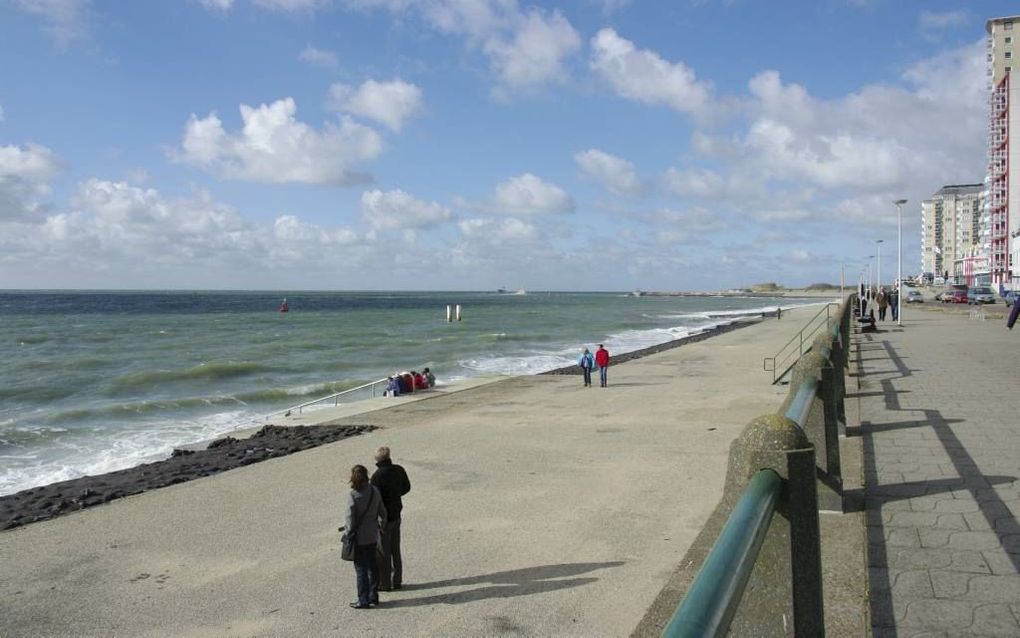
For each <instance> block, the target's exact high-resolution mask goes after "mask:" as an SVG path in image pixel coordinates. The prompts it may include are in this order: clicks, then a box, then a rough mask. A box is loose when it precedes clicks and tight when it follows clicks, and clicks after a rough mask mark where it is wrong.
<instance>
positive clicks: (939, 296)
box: [935, 290, 949, 301]
mask: <svg viewBox="0 0 1020 638" xmlns="http://www.w3.org/2000/svg"><path fill="white" fill-rule="evenodd" d="M947 292H949V291H948V290H940V291H938V292H937V293H935V301H946V293H947Z"/></svg>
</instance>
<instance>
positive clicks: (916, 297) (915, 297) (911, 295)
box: [907, 290, 924, 303]
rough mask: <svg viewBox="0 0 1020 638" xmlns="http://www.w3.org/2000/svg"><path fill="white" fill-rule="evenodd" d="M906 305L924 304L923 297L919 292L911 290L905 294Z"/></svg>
mask: <svg viewBox="0 0 1020 638" xmlns="http://www.w3.org/2000/svg"><path fill="white" fill-rule="evenodd" d="M907 303H924V295H922V294H921V291H920V290H911V291H910V292H908V293H907Z"/></svg>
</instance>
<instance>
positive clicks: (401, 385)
mask: <svg viewBox="0 0 1020 638" xmlns="http://www.w3.org/2000/svg"><path fill="white" fill-rule="evenodd" d="M387 381H389V383H387V384H386V391H385V392H383V396H391V397H398V396H400V395H401V394H411V393H412V392H417V391H418V390H428V389H429V388H431V387H433V386H435V385H436V375H434V374H432V371H431V370H429V369H428V368H425V369H424V370H422V371H421V372H415V371H414V370H411V371H410V372H408V371H407V370H405V371H404V372H394V373H393V376H390V377H387Z"/></svg>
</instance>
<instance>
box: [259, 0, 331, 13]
mask: <svg viewBox="0 0 1020 638" xmlns="http://www.w3.org/2000/svg"><path fill="white" fill-rule="evenodd" d="M252 2H254V3H255V4H256V5H258V6H260V7H262V8H263V9H270V10H273V11H285V12H309V11H314V10H316V9H319V8H322V7H325V6H328V5H329V4H330V2H329V0H252Z"/></svg>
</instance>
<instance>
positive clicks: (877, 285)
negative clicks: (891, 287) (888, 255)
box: [875, 239, 883, 290]
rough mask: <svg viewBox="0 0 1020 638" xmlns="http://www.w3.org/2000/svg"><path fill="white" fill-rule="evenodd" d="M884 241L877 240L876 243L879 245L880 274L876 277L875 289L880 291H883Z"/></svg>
mask: <svg viewBox="0 0 1020 638" xmlns="http://www.w3.org/2000/svg"><path fill="white" fill-rule="evenodd" d="M882 241H883V240H881V239H876V240H875V243H876V244H878V272H876V273H875V274H876V275H877V276H876V277H875V288H877V289H878V290H882Z"/></svg>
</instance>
